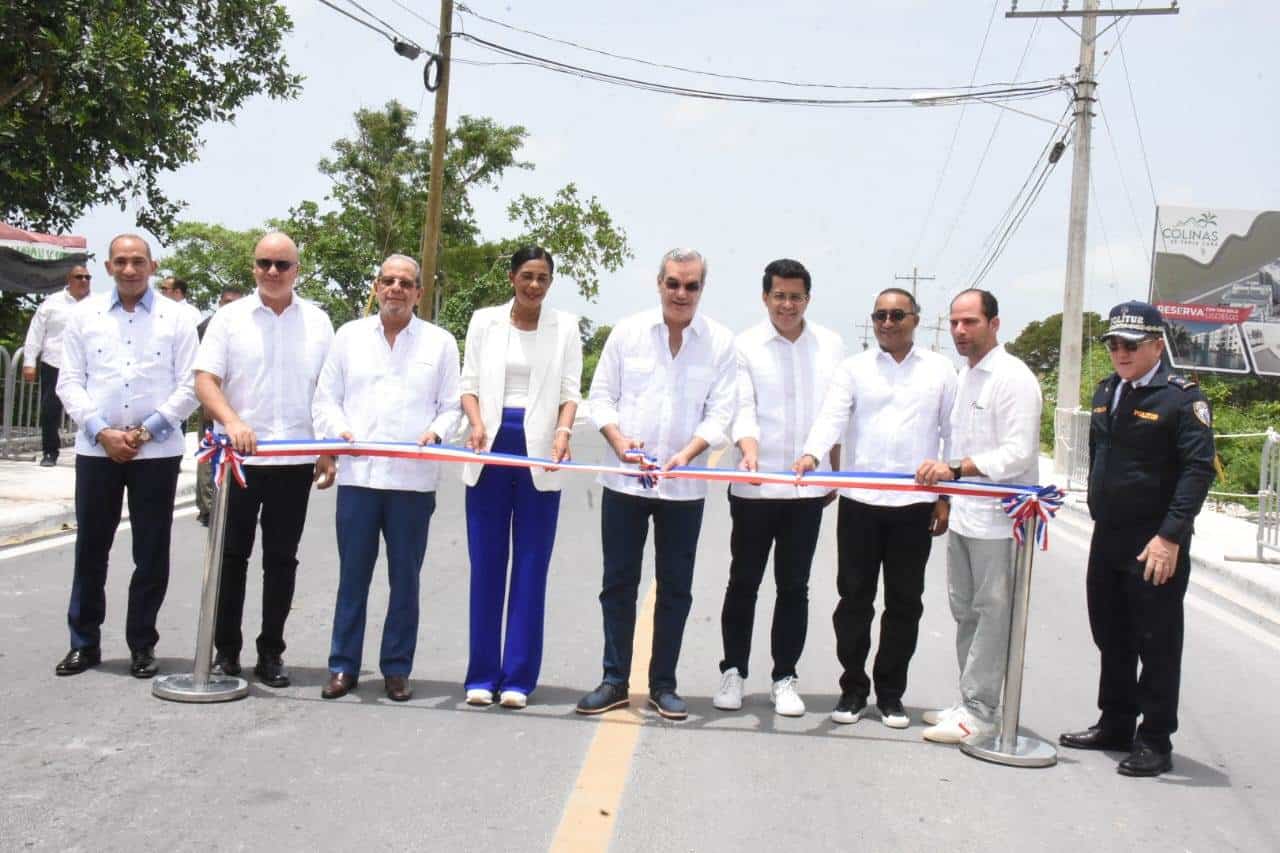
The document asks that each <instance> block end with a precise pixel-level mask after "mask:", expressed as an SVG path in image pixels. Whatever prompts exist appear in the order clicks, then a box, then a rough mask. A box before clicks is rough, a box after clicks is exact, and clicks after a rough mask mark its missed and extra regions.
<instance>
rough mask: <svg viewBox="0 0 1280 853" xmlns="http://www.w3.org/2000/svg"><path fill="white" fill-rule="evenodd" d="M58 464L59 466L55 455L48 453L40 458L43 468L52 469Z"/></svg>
mask: <svg viewBox="0 0 1280 853" xmlns="http://www.w3.org/2000/svg"><path fill="white" fill-rule="evenodd" d="M57 464H58V457H57V455H55V454H53V453H46V454H45V455H44V456H41V457H40V467H41V468H52V467H54V466H55V465H57Z"/></svg>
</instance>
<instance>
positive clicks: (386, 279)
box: [378, 275, 418, 290]
mask: <svg viewBox="0 0 1280 853" xmlns="http://www.w3.org/2000/svg"><path fill="white" fill-rule="evenodd" d="M378 284H380V285H382V286H383V287H391V286H392V285H393V284H398V285H400V286H401V287H402V288H404V289H405V290H413V289H414V288H415V287H417V286H418V283H417V282H416V281H414V280H413V279H411V278H403V277H401V276H398V275H382V276H378Z"/></svg>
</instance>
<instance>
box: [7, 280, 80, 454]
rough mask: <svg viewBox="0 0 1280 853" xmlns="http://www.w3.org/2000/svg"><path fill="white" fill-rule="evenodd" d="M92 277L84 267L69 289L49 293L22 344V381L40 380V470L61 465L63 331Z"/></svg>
mask: <svg viewBox="0 0 1280 853" xmlns="http://www.w3.org/2000/svg"><path fill="white" fill-rule="evenodd" d="M92 280H93V276H92V275H91V274H90V273H89V270H88V269H86V268H85V267H82V266H74V267H72V268H71V270H70V272H68V273H67V286H66V287H65V288H63V289H62V290H59V291H58V292H57V293H53V294H50V295H49V296H46V297H45V300H44V301H43V302H41V303H40V307H39V308H37V309H36V313H35V314H34V315H32V317H31V325H30V326H28V327H27V338H26V341H25V343H23V345H22V362H23V364H22V378H23V380H25V381H27V382H35V381H36V377H37V376H38V377H39V379H40V467H42V468H52V467H53V466H54V465H57V464H58V450H59V448H60V447H61V440H60V439H59V437H58V427H60V426H62V401H61V400H59V399H58V392H57V389H58V369H59V368H60V367H61V366H62V332H63V330H64V329H65V328H66V327H67V320H68V319H70V317H71V312H72V310H73V309H74V308H75V307H76V305H77V304H79V303H80V301H81V300H82V299H84V298H85V297H86V296H88V295H89V286H90V282H91V281H92Z"/></svg>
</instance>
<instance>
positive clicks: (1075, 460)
mask: <svg viewBox="0 0 1280 853" xmlns="http://www.w3.org/2000/svg"><path fill="white" fill-rule="evenodd" d="M1091 417H1092V415H1091V414H1090V413H1089V412H1087V411H1084V410H1083V409H1081V408H1079V407H1078V406H1077V407H1076V408H1074V409H1057V410H1055V411H1054V413H1053V434H1054V435H1055V436H1056V437H1057V440H1058V441H1059V442H1061V443H1062V445H1063V446H1064V447H1065V448H1066V450H1067V470H1066V471H1064V472H1063V473H1064V474H1065V475H1066V481H1067V485H1066V488H1067V489H1068V490H1073V489H1087V488H1089V419H1090V418H1091Z"/></svg>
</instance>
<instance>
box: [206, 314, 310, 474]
mask: <svg viewBox="0 0 1280 853" xmlns="http://www.w3.org/2000/svg"><path fill="white" fill-rule="evenodd" d="M194 329H195V327H194V326H193V327H192V330H193V331H194ZM332 341H333V323H331V322H330V321H329V315H328V314H326V313H324V311H323V310H321V309H320V308H319V307H318V306H317V305H315V304H314V303H313V302H310V301H308V300H306V299H303V298H302V297H300V296H298V294H296V293H295V294H293V298H292V300H291V301H290V302H289V305H288V306H287V307H286V308H285V309H284V311H282V312H281V313H279V314H276V312H274V311H272V310H271V309H270V308H268V307H267V306H266V305H263V304H262V299H261V298H260V297H259V296H258V294H257V292H256V291H255V292H254V293H252V294H250V295H249V296H246V297H244V298H243V299H238V300H236V301H235V302H231V303H228V304H226V305H224V306H222V309H221V310H219V311H218V312H217V313H216V314H214V315H213V318H212V319H210V321H209V326H208V327H207V328H206V329H205V333H204V340H203V341H201V343H200V351H199V354H198V355H197V356H196V365H195V369H196V370H202V371H204V372H205V373H211V374H213V375H214V376H217V377H218V378H219V379H221V380H222V393H223V394H224V395H226V398H227V402H228V403H229V404H230V405H231V408H232V409H234V410H235V412H236V414H237V415H239V416H240V419H241V420H242V421H244V422H245V423H246V424H248V425H249V426H250V428H252V429H253V432H254V434H255V435H257V437H258V441H268V440H272V439H284V438H296V439H311V438H315V433H314V432H313V431H312V419H311V399H312V397H313V396H315V390H316V380H317V379H318V378H319V376H320V368H321V367H323V366H324V358H325V355H327V354H328V352H329V344H330V343H331V342H332ZM215 429H217V430H222V429H224V427H223V425H222V424H218V423H215ZM315 461H316V457H314V456H280V457H275V458H262V457H254V456H250V457H248V458H247V459H246V460H245V464H246V465H302V464H307V463H311V462H315Z"/></svg>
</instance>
